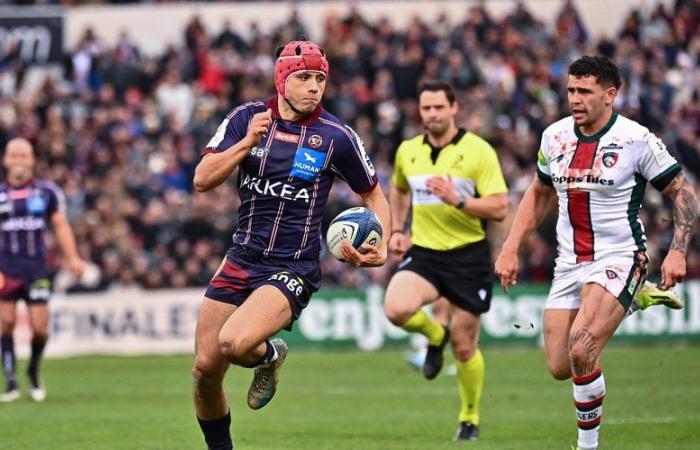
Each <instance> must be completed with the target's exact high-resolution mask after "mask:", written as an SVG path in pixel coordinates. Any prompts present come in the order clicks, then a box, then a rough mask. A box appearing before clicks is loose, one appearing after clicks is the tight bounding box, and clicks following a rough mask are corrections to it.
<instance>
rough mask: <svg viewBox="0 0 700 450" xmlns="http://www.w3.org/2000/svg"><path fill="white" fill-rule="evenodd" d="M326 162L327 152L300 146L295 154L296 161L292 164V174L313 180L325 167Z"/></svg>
mask: <svg viewBox="0 0 700 450" xmlns="http://www.w3.org/2000/svg"><path fill="white" fill-rule="evenodd" d="M325 162H326V154H325V153H323V152H317V151H316V150H311V149H310V148H306V147H300V148H299V149H297V153H296V155H294V163H293V164H292V172H291V173H290V175H291V176H293V177H296V178H301V179H304V180H308V181H311V180H313V179H315V178H316V176H317V175H318V174H319V173H320V172H321V169H323V165H324V163H325Z"/></svg>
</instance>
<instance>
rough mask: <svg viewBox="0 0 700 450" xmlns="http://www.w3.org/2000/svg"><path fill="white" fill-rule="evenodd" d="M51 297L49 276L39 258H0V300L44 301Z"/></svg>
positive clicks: (44, 264)
mask: <svg viewBox="0 0 700 450" xmlns="http://www.w3.org/2000/svg"><path fill="white" fill-rule="evenodd" d="M50 297H51V277H50V274H49V269H48V267H46V262H44V261H43V260H41V259H38V260H37V259H29V258H18V257H12V258H11V259H10V258H0V301H3V300H6V301H17V300H24V301H25V302H27V303H46V302H48V301H49V298H50Z"/></svg>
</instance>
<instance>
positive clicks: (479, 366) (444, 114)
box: [385, 81, 508, 440]
mask: <svg viewBox="0 0 700 450" xmlns="http://www.w3.org/2000/svg"><path fill="white" fill-rule="evenodd" d="M418 92H419V108H420V115H421V119H422V121H423V125H424V127H425V134H424V135H419V136H416V137H414V138H412V139H408V140H406V141H404V142H402V143H401V145H400V146H399V148H398V150H397V152H396V160H395V163H394V174H393V177H392V186H391V199H390V203H391V213H392V223H394V224H404V223H406V217H407V215H408V211H409V209H410V207H411V206H412V208H413V210H412V220H411V234H410V237H409V236H408V235H407V234H406V233H405V232H404V230H403V229H401V228H396V229H394V230H392V232H391V237H390V239H389V251H391V252H392V253H393V254H394V255H395V256H397V257H399V258H401V257H403V261H402V262H401V263H400V264H399V266H398V271H397V273H396V274H395V275H394V276H393V277H392V279H391V281H390V282H389V286H388V287H387V291H386V299H385V311H386V315H387V317H388V318H389V320H391V322H392V323H394V324H395V325H397V326H400V327H401V328H403V329H404V330H406V331H409V332H414V333H421V334H423V335H425V336H426V337H427V338H428V343H429V345H428V353H427V355H426V358H425V363H424V365H423V375H424V376H425V377H426V378H428V379H433V378H435V377H436V376H437V374H438V373H439V372H440V369H441V368H442V363H443V355H442V352H443V349H444V347H445V345H446V344H447V342H448V341H450V340H451V342H452V350H453V353H454V356H455V359H456V365H457V383H458V387H459V395H460V399H461V405H462V406H461V410H460V413H459V422H460V424H459V428H458V430H457V434H456V436H455V440H476V439H477V438H478V434H479V402H480V399H481V391H482V388H483V382H484V359H483V357H482V355H481V352H480V351H479V349H478V336H479V317H480V315H481V314H483V313H485V312H486V311H488V309H489V306H490V303H491V290H492V271H491V267H492V264H491V254H490V251H489V244H488V242H487V240H486V230H485V221H486V220H499V221H500V220H503V219H504V218H505V216H506V214H507V212H508V200H507V188H506V184H505V181H504V179H503V174H502V172H501V168H500V165H499V163H498V157H497V156H496V152H495V150H494V149H493V147H491V145H489V144H488V143H487V142H486V141H484V140H483V139H481V138H480V137H479V136H477V135H475V134H473V133H470V132H468V131H466V130H464V129H461V128H457V126H456V125H455V115H456V114H457V109H458V105H457V102H456V101H455V94H454V91H453V89H452V87H451V86H450V85H449V84H447V83H443V82H441V81H427V82H425V83H423V84H422V85H421V86H420V87H419V90H418ZM409 242H411V243H412V245H411V244H409ZM409 246H410V248H409ZM441 298H445V299H447V300H448V301H449V303H450V325H449V327H446V326H444V325H441V324H440V323H439V322H437V321H435V320H433V319H431V318H430V317H429V316H428V315H427V314H426V313H425V312H424V311H423V310H422V309H421V308H422V307H423V306H424V305H426V304H429V303H432V302H435V301H436V300H438V299H441Z"/></svg>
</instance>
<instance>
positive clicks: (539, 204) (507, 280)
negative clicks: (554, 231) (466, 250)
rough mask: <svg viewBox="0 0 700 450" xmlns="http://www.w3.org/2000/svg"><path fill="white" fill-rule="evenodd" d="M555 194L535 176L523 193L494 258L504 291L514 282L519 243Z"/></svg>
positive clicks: (544, 215) (529, 231) (538, 222)
mask: <svg viewBox="0 0 700 450" xmlns="http://www.w3.org/2000/svg"><path fill="white" fill-rule="evenodd" d="M555 195H556V191H555V190H554V189H552V187H551V186H547V185H546V184H544V183H543V182H542V181H540V179H539V178H537V176H535V179H534V180H533V181H532V184H530V187H529V188H528V190H527V191H526V192H525V195H523V199H522V200H521V201H520V206H518V210H517V212H516V213H515V218H514V219H513V226H512V227H511V229H510V233H508V237H507V238H506V241H505V242H504V243H503V247H502V248H501V253H500V254H499V255H498V258H497V259H496V274H497V275H498V277H499V278H500V279H501V286H502V287H503V290H504V291H506V292H508V286H510V285H511V284H515V283H516V280H517V276H518V249H519V248H520V244H521V243H522V241H523V240H524V239H525V238H526V237H527V236H528V235H529V234H530V233H532V232H533V231H534V230H535V229H536V228H537V227H538V226H539V225H540V224H541V223H542V221H543V220H544V218H545V217H546V216H547V211H548V210H549V205H550V203H551V201H552V199H553V198H554V196H555Z"/></svg>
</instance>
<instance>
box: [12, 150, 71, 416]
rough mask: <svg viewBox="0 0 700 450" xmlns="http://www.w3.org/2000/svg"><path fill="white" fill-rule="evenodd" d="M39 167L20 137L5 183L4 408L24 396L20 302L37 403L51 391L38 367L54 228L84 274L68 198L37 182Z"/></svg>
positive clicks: (44, 335)
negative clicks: (19, 365) (17, 335)
mask: <svg viewBox="0 0 700 450" xmlns="http://www.w3.org/2000/svg"><path fill="white" fill-rule="evenodd" d="M35 164H36V159H35V156H34V149H33V148H32V144H31V143H30V142H29V141H28V140H26V139H23V138H16V139H12V140H11V141H10V142H8V144H7V146H6V147H5V154H4V156H3V165H4V166H5V170H6V179H5V180H4V181H3V182H0V328H1V334H2V336H1V337H0V349H1V352H2V367H3V372H4V374H5V381H6V388H5V392H4V393H3V394H0V402H2V403H9V402H13V401H15V400H17V399H18V398H19V397H20V390H19V386H18V382H17V376H16V358H15V346H14V340H13V332H14V329H15V322H16V317H17V316H16V314H17V313H16V311H17V301H18V300H20V299H22V300H24V301H25V302H26V303H27V310H28V312H29V324H30V326H31V329H32V342H31V347H32V351H31V357H30V360H29V367H28V369H27V375H28V377H29V384H30V395H31V397H32V399H33V400H35V401H43V400H44V399H45V398H46V389H45V388H44V386H43V384H42V383H41V380H40V378H39V362H40V360H41V355H42V353H43V351H44V346H45V345H46V341H47V339H48V321H49V311H48V307H47V302H48V300H49V296H50V294H51V279H50V273H49V268H48V264H47V261H46V244H45V234H46V229H47V226H48V224H49V223H50V224H51V226H52V227H53V230H54V233H55V235H56V240H57V241H58V244H59V245H60V246H61V249H62V250H63V253H64V255H65V257H66V260H67V263H68V268H69V269H70V270H71V271H72V272H73V273H74V274H75V275H76V276H80V275H81V274H82V273H83V271H84V270H85V262H84V261H82V260H81V259H80V258H79V257H78V252H77V250H76V246H75V238H74V237H73V232H72V230H71V227H70V224H69V222H68V218H67V217H66V214H65V212H64V209H65V202H64V199H63V194H62V193H61V191H60V189H59V188H58V187H57V186H56V185H55V184H53V183H50V182H48V181H43V180H39V179H37V178H34V166H35Z"/></svg>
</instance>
